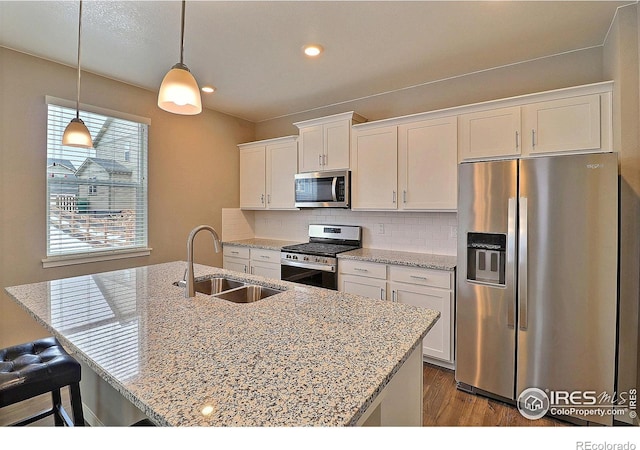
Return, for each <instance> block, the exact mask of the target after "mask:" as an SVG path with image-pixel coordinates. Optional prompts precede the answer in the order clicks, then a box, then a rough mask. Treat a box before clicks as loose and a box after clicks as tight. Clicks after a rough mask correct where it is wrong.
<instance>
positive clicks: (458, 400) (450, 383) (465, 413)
mask: <svg viewBox="0 0 640 450" xmlns="http://www.w3.org/2000/svg"><path fill="white" fill-rule="evenodd" d="M423 374H424V377H423V379H424V387H423V401H422V408H423V409H422V411H423V414H422V424H423V425H424V426H447V427H454V426H467V427H476V426H489V427H496V426H497V427H500V426H515V427H523V426H525V427H527V426H539V427H545V426H546V427H557V426H571V424H569V423H567V422H563V421H560V420H557V419H554V418H551V417H543V418H542V419H538V420H529V419H527V418H525V417H523V416H522V415H521V414H520V412H519V411H518V408H517V407H515V406H512V405H509V404H506V403H503V402H500V401H498V400H492V399H488V398H486V397H481V396H479V395H474V394H469V393H467V392H464V391H460V390H458V389H457V388H456V382H455V378H454V372H453V371H452V370H448V369H443V368H440V367H436V366H433V365H430V364H426V363H425V364H424V365H423Z"/></svg>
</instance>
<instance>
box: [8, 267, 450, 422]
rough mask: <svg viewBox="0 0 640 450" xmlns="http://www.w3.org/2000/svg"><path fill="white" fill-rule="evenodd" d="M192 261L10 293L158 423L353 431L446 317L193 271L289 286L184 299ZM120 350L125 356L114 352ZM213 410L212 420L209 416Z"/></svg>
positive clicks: (43, 284) (216, 271)
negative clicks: (274, 291)
mask: <svg viewBox="0 0 640 450" xmlns="http://www.w3.org/2000/svg"><path fill="white" fill-rule="evenodd" d="M185 264H186V263H185V262H181V261H178V262H171V263H165V264H158V265H152V266H146V267H138V268H133V269H126V270H118V271H113V272H105V273H100V274H94V275H86V276H80V277H74V278H67V279H62V280H53V281H48V282H41V283H34V284H28V285H22V286H13V287H9V288H6V291H7V292H8V293H9V295H10V296H11V297H12V298H13V299H14V300H15V301H16V302H17V303H18V305H20V306H21V307H23V308H24V309H25V310H26V311H27V312H28V313H29V314H30V315H31V316H32V317H33V318H35V319H36V320H37V321H38V322H39V323H41V324H42V325H43V326H45V328H47V329H48V330H50V331H51V332H52V333H53V334H54V335H55V336H56V337H58V338H59V339H60V341H61V342H62V344H63V345H64V346H65V347H66V348H67V349H68V350H69V351H70V352H71V353H72V354H73V355H74V356H75V357H77V358H78V359H81V360H83V361H84V362H85V363H86V364H87V365H88V366H89V367H90V368H91V369H93V370H95V371H96V372H97V373H98V375H99V376H101V377H102V378H103V379H104V380H106V381H107V382H108V383H109V384H111V385H112V386H113V387H114V388H115V389H116V390H118V391H119V392H120V393H121V394H122V395H123V396H124V397H125V398H127V399H128V400H129V401H131V402H132V403H133V404H134V405H135V406H137V407H138V408H140V409H141V410H142V411H143V412H144V413H145V414H146V415H147V416H148V417H149V418H150V419H151V420H152V421H153V422H154V423H156V424H157V425H165V426H185V425H227V426H265V425H269V426H304V425H319V426H340V425H354V424H355V423H356V422H357V421H358V419H359V418H360V417H361V416H362V415H363V414H364V412H365V411H366V410H367V408H368V407H369V406H370V405H371V404H372V402H373V401H374V400H375V399H376V396H377V395H378V394H379V393H380V392H381V390H382V389H383V388H384V387H385V386H386V384H387V383H388V382H389V380H390V379H391V377H392V376H393V375H394V374H395V373H396V372H397V371H398V370H399V368H400V367H401V366H402V365H403V364H404V362H405V360H406V359H407V358H408V356H409V355H410V354H411V352H412V351H413V350H414V349H416V348H417V347H418V346H419V345H421V343H422V338H423V337H424V336H425V335H426V333H427V331H428V330H429V329H430V328H431V327H432V326H433V324H434V322H435V321H436V320H437V318H438V317H439V313H438V312H436V311H433V310H429V309H421V308H417V307H413V306H409V305H403V304H399V303H395V302H384V301H379V300H372V299H367V298H364V297H360V296H356V295H350V294H344V293H340V292H337V291H330V290H326V289H320V288H315V287H310V286H304V285H299V284H295V283H288V282H284V281H279V280H271V279H267V278H263V277H259V276H254V275H248V274H241V273H238V272H232V271H228V270H224V269H219V268H213V267H206V266H202V265H198V264H196V265H195V272H196V276H197V277H202V276H207V277H210V276H214V275H225V276H227V277H229V278H234V279H238V280H244V281H250V282H252V283H255V284H261V285H265V286H271V287H277V288H280V289H285V290H286V291H285V292H283V293H281V294H278V295H274V296H271V297H267V298H265V299H263V300H260V301H258V302H255V303H248V304H236V303H231V302H227V301H225V300H221V299H217V298H215V297H210V296H207V295H202V294H197V295H196V297H194V298H185V297H184V288H179V287H177V286H173V285H172V282H173V281H177V280H180V279H182V276H183V273H184V268H185ZM116 348H117V351H114V349H116ZM205 406H209V407H210V410H211V412H210V414H208V415H204V414H203V413H202V412H201V411H203V408H204V407H205Z"/></svg>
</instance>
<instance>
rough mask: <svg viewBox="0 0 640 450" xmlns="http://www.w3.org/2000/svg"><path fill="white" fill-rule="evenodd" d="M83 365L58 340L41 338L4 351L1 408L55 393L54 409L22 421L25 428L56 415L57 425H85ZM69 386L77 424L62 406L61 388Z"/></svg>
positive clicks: (0, 365) (0, 363) (1, 352)
mask: <svg viewBox="0 0 640 450" xmlns="http://www.w3.org/2000/svg"><path fill="white" fill-rule="evenodd" d="M80 370H81V369H80V364H79V363H78V362H77V361H76V360H75V359H73V358H72V357H71V356H69V354H68V353H67V352H66V351H65V350H64V348H62V345H60V342H58V340H57V339H56V338H55V337H48V338H44V339H39V340H37V341H33V342H27V343H25V344H20V345H16V346H13V347H8V348H4V349H1V350H0V408H2V407H5V406H9V405H13V404H14V403H18V402H21V401H23V400H27V399H29V398H32V397H35V396H37V395H41V394H45V393H47V392H50V393H51V399H52V402H53V406H52V408H51V409H50V410H46V411H42V412H40V413H38V414H35V415H33V416H30V417H28V418H26V419H22V420H20V421H18V422H15V423H13V424H11V426H22V425H28V424H30V423H33V422H35V421H37V420H40V419H42V418H43V417H47V416H50V415H53V417H54V422H55V425H56V426H64V425H66V426H74V425H75V426H84V416H83V414H82V400H81V398H80V377H81V373H80ZM65 386H68V387H69V393H70V397H71V408H72V410H73V421H72V420H71V419H70V418H69V415H68V414H67V412H66V411H65V410H64V408H63V407H62V400H61V398H60V389H61V388H63V387H65Z"/></svg>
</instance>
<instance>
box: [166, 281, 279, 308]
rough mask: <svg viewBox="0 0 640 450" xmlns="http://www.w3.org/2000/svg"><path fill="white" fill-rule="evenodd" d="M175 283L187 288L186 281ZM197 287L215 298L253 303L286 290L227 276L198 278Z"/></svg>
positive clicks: (202, 292)
mask: <svg viewBox="0 0 640 450" xmlns="http://www.w3.org/2000/svg"><path fill="white" fill-rule="evenodd" d="M173 285H174V286H179V287H182V288H186V281H184V280H181V281H176V282H175V283H173ZM195 289H196V292H200V293H201V294H205V295H212V296H214V297H215V298H220V299H222V300H227V301H230V302H234V303H253V302H257V301H258V300H262V299H263V298H267V297H271V296H272V295H276V294H280V293H281V292H284V291H283V290H280V289H273V288H268V287H265V286H259V285H256V284H248V283H244V282H242V281H237V280H230V279H228V278H225V277H213V278H206V279H203V280H196V282H195Z"/></svg>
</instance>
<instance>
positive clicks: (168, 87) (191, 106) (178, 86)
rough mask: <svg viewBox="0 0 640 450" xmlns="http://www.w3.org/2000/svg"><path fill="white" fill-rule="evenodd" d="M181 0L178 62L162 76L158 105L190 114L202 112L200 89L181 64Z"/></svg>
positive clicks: (167, 109) (175, 111)
mask: <svg viewBox="0 0 640 450" xmlns="http://www.w3.org/2000/svg"><path fill="white" fill-rule="evenodd" d="M185 3H186V2H185V0H182V29H181V32H180V62H179V63H177V64H176V65H175V66H173V67H172V68H171V70H170V71H169V72H167V74H166V75H165V76H164V79H163V80H162V84H161V85H160V92H159V93H158V106H159V107H160V108H162V109H164V110H165V111H168V112H170V113H174V114H183V115H187V116H192V115H195V114H200V112H202V100H201V98H200V89H199V88H198V83H197V82H196V79H195V78H194V77H193V75H191V72H190V71H189V68H188V67H187V66H185V65H184V64H183V56H184V8H185Z"/></svg>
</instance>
